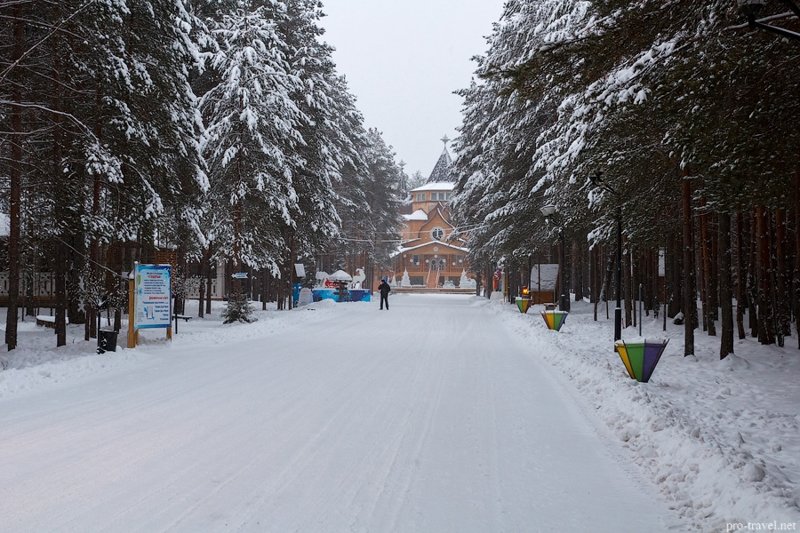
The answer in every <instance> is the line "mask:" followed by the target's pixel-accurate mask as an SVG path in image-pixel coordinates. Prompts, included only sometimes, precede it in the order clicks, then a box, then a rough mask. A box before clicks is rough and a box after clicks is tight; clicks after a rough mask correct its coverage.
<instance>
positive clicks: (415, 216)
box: [403, 209, 428, 220]
mask: <svg viewBox="0 0 800 533" xmlns="http://www.w3.org/2000/svg"><path fill="white" fill-rule="evenodd" d="M403 218H404V219H406V220H428V213H426V212H425V211H423V210H422V209H417V210H416V211H414V212H413V213H411V214H410V215H403Z"/></svg>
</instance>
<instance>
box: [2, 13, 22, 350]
mask: <svg viewBox="0 0 800 533" xmlns="http://www.w3.org/2000/svg"><path fill="white" fill-rule="evenodd" d="M22 6H23V4H22V3H21V2H20V3H17V4H16V5H15V6H14V49H13V52H12V56H11V61H12V63H13V62H15V61H17V60H19V59H20V58H21V57H22V54H23V49H24V46H25V22H24V19H23V13H22V10H23V7H22ZM19 70H20V69H19V68H18V67H17V68H15V69H13V70H12V74H13V76H12V83H11V84H10V86H11V102H12V106H11V110H10V120H9V122H10V124H11V135H10V136H9V137H10V145H11V160H10V162H9V173H8V174H9V182H10V183H9V186H10V191H9V198H8V206H9V213H8V215H9V226H10V227H9V233H8V312H7V314H6V335H5V342H6V345H7V347H8V350H9V351H11V350H13V349H15V348H16V347H17V305H18V301H19V274H20V201H21V192H22V141H23V135H22V108H20V107H19V106H15V105H13V104H14V103H19V102H21V101H22V91H21V86H22V84H21V82H20V81H18V80H16V78H17V76H16V73H17V72H19Z"/></svg>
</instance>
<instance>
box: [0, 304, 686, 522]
mask: <svg viewBox="0 0 800 533" xmlns="http://www.w3.org/2000/svg"><path fill="white" fill-rule="evenodd" d="M391 304H392V308H391V310H390V311H389V312H386V311H378V310H377V304H350V305H340V306H336V307H333V308H320V309H319V310H318V311H316V312H315V313H316V314H314V315H311V314H310V313H312V312H311V311H305V310H299V311H296V312H295V313H304V314H306V317H311V318H306V317H303V318H304V320H302V321H300V322H301V324H302V327H300V326H296V327H290V328H288V329H287V330H286V331H283V332H281V333H278V334H273V335H270V336H266V337H263V338H254V339H248V340H244V341H241V342H239V343H236V344H228V345H224V346H220V345H213V344H207V345H205V346H198V345H196V344H183V345H181V344H180V343H176V346H174V347H172V348H171V349H165V350H163V352H162V353H161V354H160V356H159V357H154V358H152V359H147V360H145V361H144V362H143V363H142V364H141V365H140V366H138V367H135V368H134V369H133V370H127V371H126V372H125V373H119V374H116V375H114V377H108V376H106V377H104V378H103V379H88V380H87V379H84V380H82V381H80V382H79V383H74V384H68V385H65V386H63V387H58V388H53V389H50V390H43V391H40V392H37V393H34V394H30V395H26V396H21V397H17V398H9V399H4V400H2V401H1V402H0V517H1V518H0V524H2V525H0V529H2V530H3V531H147V532H150V531H162V530H175V531H229V530H234V531H276V532H287V531H320V532H337V531H431V532H445V531H458V532H467V531H475V532H492V531H565V532H566V531H595V532H599V531H608V532H628V531H630V532H642V531H648V532H656V531H663V530H665V529H666V526H665V524H667V523H674V522H673V519H671V518H670V513H669V511H667V509H666V504H665V503H662V502H660V501H659V499H658V496H657V495H656V494H655V490H654V489H653V487H652V486H650V485H648V484H647V483H646V482H643V481H641V480H640V478H639V477H638V476H637V474H636V473H635V470H634V468H633V467H630V466H628V463H627V462H626V461H625V458H624V455H623V453H624V452H623V450H622V448H620V447H619V446H618V444H617V443H616V442H614V441H613V440H612V439H611V438H610V437H609V435H608V433H606V430H605V429H603V428H601V427H600V424H595V423H594V422H593V421H592V418H591V415H590V410H589V409H587V408H586V406H585V405H583V404H581V403H580V402H578V401H576V400H574V399H573V398H572V396H571V395H570V388H569V387H570V386H569V385H567V384H565V383H564V382H563V381H561V379H562V378H559V377H558V376H557V375H556V374H555V373H554V372H553V371H552V370H551V369H549V367H548V366H547V365H545V364H543V363H541V362H539V361H538V360H537V356H536V353H533V351H532V350H531V349H530V348H527V347H526V346H525V345H524V344H523V343H522V342H521V341H519V340H518V339H516V338H515V337H513V336H512V335H510V334H509V330H507V329H506V328H505V326H504V325H503V324H502V323H501V322H500V319H499V318H498V316H497V315H496V314H493V313H489V312H487V310H486V308H485V307H484V306H480V305H476V303H475V302H474V301H473V300H472V299H470V298H468V297H462V296H403V295H398V296H395V297H393V298H392V301H391ZM242 327H243V328H246V327H249V326H242ZM110 357H115V356H114V355H111V356H110Z"/></svg>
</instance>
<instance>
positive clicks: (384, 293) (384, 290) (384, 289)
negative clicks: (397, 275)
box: [378, 278, 392, 311]
mask: <svg viewBox="0 0 800 533" xmlns="http://www.w3.org/2000/svg"><path fill="white" fill-rule="evenodd" d="M378 290H379V291H380V292H381V311H383V304H384V303H386V310H387V311H388V310H389V293H390V292H392V288H391V287H390V286H389V284H388V283H386V278H383V279H382V280H381V284H380V285H378Z"/></svg>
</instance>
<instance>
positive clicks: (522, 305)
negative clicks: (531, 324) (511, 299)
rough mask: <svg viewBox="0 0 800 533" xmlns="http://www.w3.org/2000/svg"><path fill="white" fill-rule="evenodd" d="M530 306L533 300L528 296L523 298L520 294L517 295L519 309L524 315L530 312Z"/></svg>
mask: <svg viewBox="0 0 800 533" xmlns="http://www.w3.org/2000/svg"><path fill="white" fill-rule="evenodd" d="M530 307H531V301H530V300H529V299H528V298H522V297H520V296H517V309H519V312H520V313H522V314H523V315H524V314H526V313H527V312H528V309H530Z"/></svg>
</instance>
